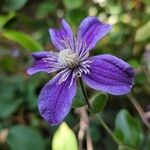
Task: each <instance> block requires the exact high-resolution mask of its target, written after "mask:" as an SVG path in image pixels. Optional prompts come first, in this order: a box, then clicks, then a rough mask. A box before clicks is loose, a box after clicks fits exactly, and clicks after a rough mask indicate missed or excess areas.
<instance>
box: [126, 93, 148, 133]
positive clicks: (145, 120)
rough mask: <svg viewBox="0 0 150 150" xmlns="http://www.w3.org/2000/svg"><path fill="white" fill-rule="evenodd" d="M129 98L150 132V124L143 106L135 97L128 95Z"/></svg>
mask: <svg viewBox="0 0 150 150" xmlns="http://www.w3.org/2000/svg"><path fill="white" fill-rule="evenodd" d="M128 98H129V100H130V102H131V103H132V104H133V106H134V107H135V108H136V110H137V112H138V113H139V115H140V117H141V119H142V121H143V123H144V124H145V125H146V126H147V128H148V129H149V130H150V124H149V122H148V120H147V118H146V117H145V112H144V110H143V108H142V107H141V105H140V104H139V103H138V101H137V100H136V99H135V97H134V96H133V95H131V94H128Z"/></svg>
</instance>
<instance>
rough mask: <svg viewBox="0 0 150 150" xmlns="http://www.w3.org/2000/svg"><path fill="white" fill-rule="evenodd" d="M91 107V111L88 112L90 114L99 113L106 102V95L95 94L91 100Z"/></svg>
mask: <svg viewBox="0 0 150 150" xmlns="http://www.w3.org/2000/svg"><path fill="white" fill-rule="evenodd" d="M92 101H93V102H92V105H91V109H90V112H91V113H92V114H96V113H99V112H100V111H102V110H103V109H104V107H105V105H106V102H107V95H106V94H97V95H95V96H94V97H93V99H92Z"/></svg>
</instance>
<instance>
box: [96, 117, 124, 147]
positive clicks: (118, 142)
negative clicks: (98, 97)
mask: <svg viewBox="0 0 150 150" xmlns="http://www.w3.org/2000/svg"><path fill="white" fill-rule="evenodd" d="M96 116H97V119H98V121H99V122H100V123H101V125H102V126H103V128H104V129H105V130H106V131H107V133H108V134H109V135H110V136H111V138H112V139H113V140H114V141H115V142H116V143H117V144H118V145H122V144H121V142H120V141H119V140H118V139H117V138H116V136H115V135H114V133H113V132H112V131H111V129H110V128H109V127H108V126H107V124H106V123H105V121H104V120H103V118H102V117H101V116H100V115H96Z"/></svg>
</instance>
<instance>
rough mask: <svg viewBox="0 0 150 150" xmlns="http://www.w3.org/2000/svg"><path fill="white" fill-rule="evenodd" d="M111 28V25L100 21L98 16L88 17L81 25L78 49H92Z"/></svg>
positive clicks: (82, 50)
mask: <svg viewBox="0 0 150 150" xmlns="http://www.w3.org/2000/svg"><path fill="white" fill-rule="evenodd" d="M111 28H112V26H111V25H109V24H104V23H102V22H100V21H99V20H98V19H97V18H96V17H86V18H85V19H84V20H83V21H82V22H81V24H80V26H79V30H78V34H77V47H76V50H78V51H79V52H80V53H83V52H85V51H89V50H91V49H92V48H94V47H95V45H96V43H97V42H98V41H99V40H100V39H101V38H102V37H104V36H105V35H106V34H107V33H108V32H109V31H110V29H111ZM81 43H82V44H81Z"/></svg>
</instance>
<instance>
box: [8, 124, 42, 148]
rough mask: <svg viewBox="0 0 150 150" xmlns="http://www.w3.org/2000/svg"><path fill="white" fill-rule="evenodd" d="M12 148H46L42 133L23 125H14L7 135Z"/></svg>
mask: <svg viewBox="0 0 150 150" xmlns="http://www.w3.org/2000/svg"><path fill="white" fill-rule="evenodd" d="M7 144H8V145H9V147H10V148H11V150H45V142H44V139H43V138H42V136H41V135H40V133H39V132H38V131H37V130H35V129H33V128H31V127H26V126H22V125H17V126H13V127H12V128H11V129H10V130H9V133H8V136H7Z"/></svg>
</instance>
